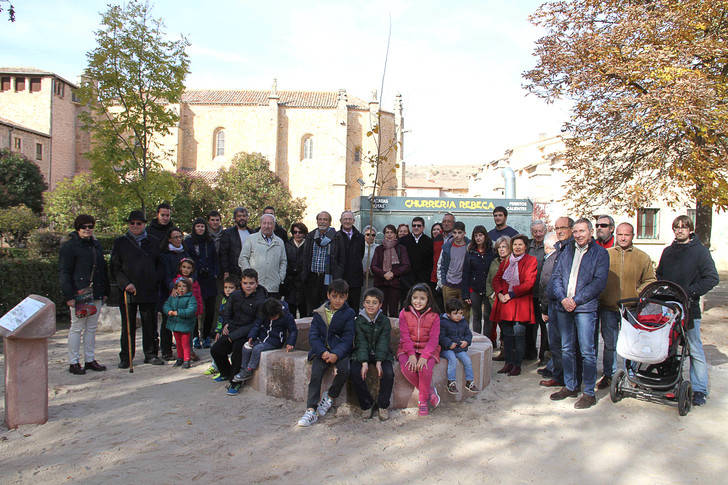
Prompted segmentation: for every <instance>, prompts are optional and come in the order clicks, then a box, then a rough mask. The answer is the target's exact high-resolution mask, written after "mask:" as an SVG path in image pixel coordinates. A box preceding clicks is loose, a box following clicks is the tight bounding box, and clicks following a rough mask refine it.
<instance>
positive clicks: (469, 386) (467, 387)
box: [465, 381, 478, 392]
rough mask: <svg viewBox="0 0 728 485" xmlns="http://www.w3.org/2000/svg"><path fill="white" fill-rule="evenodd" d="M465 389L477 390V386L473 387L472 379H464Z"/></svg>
mask: <svg viewBox="0 0 728 485" xmlns="http://www.w3.org/2000/svg"><path fill="white" fill-rule="evenodd" d="M465 389H467V390H468V391H470V392H478V388H477V387H475V383H474V382H473V381H465Z"/></svg>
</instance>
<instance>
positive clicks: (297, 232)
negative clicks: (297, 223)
mask: <svg viewBox="0 0 728 485" xmlns="http://www.w3.org/2000/svg"><path fill="white" fill-rule="evenodd" d="M293 234H303V231H293Z"/></svg>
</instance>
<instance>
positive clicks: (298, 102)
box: [182, 89, 369, 109]
mask: <svg viewBox="0 0 728 485" xmlns="http://www.w3.org/2000/svg"><path fill="white" fill-rule="evenodd" d="M270 94H271V91H269V90H255V89H188V90H187V91H185V92H184V94H183V95H182V102H183V103H188V104H240V105H248V106H267V105H268V96H270ZM278 96H279V97H280V99H279V101H278V103H279V104H280V105H282V106H287V107H289V108H330V109H333V108H336V102H337V100H338V99H339V93H338V92H336V91H278ZM347 99H348V103H347V106H349V107H350V108H354V109H369V104H368V103H367V102H366V101H364V100H363V99H359V98H356V97H353V96H348V97H347Z"/></svg>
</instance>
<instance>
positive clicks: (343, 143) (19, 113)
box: [0, 68, 404, 223]
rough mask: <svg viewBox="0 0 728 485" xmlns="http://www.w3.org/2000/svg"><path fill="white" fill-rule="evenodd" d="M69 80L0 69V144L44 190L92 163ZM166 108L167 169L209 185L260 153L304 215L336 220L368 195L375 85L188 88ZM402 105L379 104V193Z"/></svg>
mask: <svg viewBox="0 0 728 485" xmlns="http://www.w3.org/2000/svg"><path fill="white" fill-rule="evenodd" d="M76 88H77V85H76V84H74V83H72V82H69V81H67V80H65V79H63V78H62V77H60V76H58V75H57V74H54V73H51V72H46V71H42V70H38V69H34V68H0V135H4V136H1V137H0V139H1V141H2V142H3V143H0V148H3V147H6V148H9V149H11V150H15V151H19V152H22V153H24V154H26V155H27V156H28V157H29V158H30V159H31V160H34V161H35V162H36V163H38V164H39V166H40V167H41V171H42V172H43V174H44V176H45V177H46V179H47V181H48V182H49V186H50V188H51V189H52V188H53V187H55V185H56V184H57V183H58V182H60V181H61V180H63V179H64V178H67V177H72V176H73V175H75V174H77V173H79V172H82V171H84V170H88V168H89V166H88V162H87V161H86V160H85V159H84V157H83V153H84V152H86V151H87V150H88V146H89V143H90V139H89V137H88V134H87V133H84V132H83V130H82V128H81V124H80V122H79V120H78V114H79V113H80V111H81V106H80V105H79V103H78V102H77V99H76V98H75V96H74V95H73V91H74V90H75V89H76ZM170 107H171V109H173V110H175V111H176V112H177V113H178V114H179V117H180V119H179V123H178V125H177V126H176V127H174V129H172V130H171V132H170V134H168V135H166V136H164V137H162V138H161V139H160V140H158V142H159V149H160V150H163V151H164V153H166V154H167V160H166V162H165V163H164V166H165V168H166V169H167V170H170V171H177V172H184V173H188V174H190V175H191V176H198V177H203V178H205V179H207V180H209V181H212V182H213V183H214V179H215V173H216V171H217V170H218V169H219V168H222V167H227V166H229V164H230V161H231V160H232V158H233V156H234V155H235V154H236V153H238V152H258V153H262V154H263V155H264V156H265V157H266V158H267V159H268V160H269V161H270V169H271V170H272V171H273V172H275V173H276V174H277V175H278V176H279V177H280V178H281V180H282V181H283V183H284V184H285V185H286V186H287V187H288V188H289V190H290V191H291V194H292V195H293V196H294V197H302V198H305V199H306V204H307V207H308V209H307V213H306V216H305V220H306V222H308V223H311V222H313V221H314V219H315V214H316V213H317V212H319V211H321V210H328V211H329V212H331V213H332V214H333V216H334V220H335V221H336V220H338V216H339V213H340V212H341V211H343V210H344V209H346V208H349V207H351V201H352V199H354V198H356V197H359V196H360V195H363V194H370V193H371V188H372V184H373V170H372V168H371V167H370V165H369V164H368V163H367V159H368V157H369V156H371V155H375V154H376V153H377V146H376V143H375V137H374V136H367V133H368V132H370V131H371V130H372V129H373V128H374V126H375V125H376V124H377V113H378V112H379V111H380V105H379V98H378V96H377V93H376V92H373V93H372V94H371V96H370V99H369V101H365V100H363V99H360V98H357V97H354V96H350V95H349V94H348V93H347V92H346V90H344V89H340V90H338V91H283V90H281V91H279V90H278V88H277V85H276V82H274V83H273V86H272V88H271V89H270V90H245V89H243V90H216V89H200V90H188V91H186V92H185V93H184V95H183V96H182V100H181V102H180V103H179V104H176V105H171V106H170ZM402 113H403V106H402V97H401V95H397V96H396V98H395V102H394V109H393V110H392V111H381V126H380V127H379V130H378V131H379V135H380V137H381V142H380V153H383V154H384V153H387V160H386V162H385V163H384V164H383V165H384V166H383V167H382V169H381V170H380V173H381V174H382V178H381V180H382V182H383V183H382V190H381V194H382V195H402V193H403V189H402V187H403V185H404V184H403V182H404V164H402V163H401V162H402V152H403V150H402V148H403V147H402V144H403V132H404V120H403V117H402ZM4 142H6V143H4ZM394 146H396V147H397V149H396V150H391V147H394ZM397 165H398V167H397Z"/></svg>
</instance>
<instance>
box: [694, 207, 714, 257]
mask: <svg viewBox="0 0 728 485" xmlns="http://www.w3.org/2000/svg"><path fill="white" fill-rule="evenodd" d="M712 230H713V206H712V205H703V204H701V203H700V202H696V204H695V235H696V236H698V238H700V242H702V243H703V245H704V246H705V247H707V248H710V233H711V232H712Z"/></svg>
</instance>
